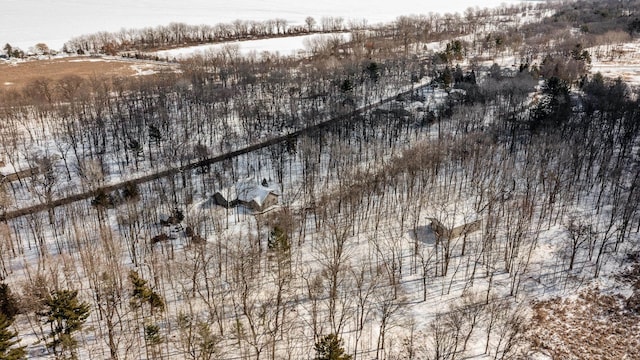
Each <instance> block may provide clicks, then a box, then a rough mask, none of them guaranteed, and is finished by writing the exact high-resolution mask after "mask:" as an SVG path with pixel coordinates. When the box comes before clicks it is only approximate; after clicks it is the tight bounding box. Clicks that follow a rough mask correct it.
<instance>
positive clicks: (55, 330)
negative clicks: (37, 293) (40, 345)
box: [39, 290, 90, 359]
mask: <svg viewBox="0 0 640 360" xmlns="http://www.w3.org/2000/svg"><path fill="white" fill-rule="evenodd" d="M89 312H90V311H89V304H87V303H85V302H82V303H81V302H80V301H79V300H78V291H76V290H61V291H54V292H52V294H51V296H50V297H49V298H48V299H47V300H46V301H45V310H44V311H42V312H41V313H40V314H39V315H40V316H43V317H44V318H45V324H48V325H49V326H50V327H51V333H50V334H49V337H50V338H51V340H50V341H49V342H48V343H47V346H48V347H49V348H51V349H52V350H53V352H54V354H55V355H56V356H59V355H63V354H65V353H67V354H68V355H69V356H70V357H71V358H74V359H75V358H76V357H77V356H76V353H75V350H76V347H77V341H76V340H75V339H74V338H73V333H75V332H76V331H78V330H80V329H81V328H82V325H83V324H84V322H85V321H86V320H87V318H88V317H89Z"/></svg>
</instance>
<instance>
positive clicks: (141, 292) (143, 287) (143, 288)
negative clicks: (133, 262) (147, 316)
mask: <svg viewBox="0 0 640 360" xmlns="http://www.w3.org/2000/svg"><path fill="white" fill-rule="evenodd" d="M129 280H130V281H131V285H133V291H132V293H131V295H132V297H133V298H132V299H131V306H132V307H133V308H134V309H137V308H140V307H142V305H143V304H145V303H147V304H149V306H150V308H151V313H152V314H153V312H154V311H155V310H156V309H157V310H160V311H163V310H164V301H163V300H162V297H161V296H160V295H159V294H158V293H156V292H155V291H153V290H152V289H151V288H150V287H149V285H147V280H144V279H143V278H142V277H140V274H138V273H137V272H136V271H134V270H131V271H130V272H129Z"/></svg>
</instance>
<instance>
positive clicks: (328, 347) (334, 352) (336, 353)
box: [314, 334, 353, 360]
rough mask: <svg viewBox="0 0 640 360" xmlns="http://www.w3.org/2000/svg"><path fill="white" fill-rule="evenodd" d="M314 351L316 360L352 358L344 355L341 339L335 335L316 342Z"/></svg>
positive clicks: (344, 359) (347, 359) (348, 359)
mask: <svg viewBox="0 0 640 360" xmlns="http://www.w3.org/2000/svg"><path fill="white" fill-rule="evenodd" d="M314 349H315V350H316V358H315V359H316V360H351V359H352V358H353V357H352V356H351V355H349V354H346V352H345V350H344V348H343V347H342V339H340V338H339V337H338V335H336V334H329V335H326V336H324V337H323V338H322V339H320V341H318V342H317V343H316V344H315V346H314Z"/></svg>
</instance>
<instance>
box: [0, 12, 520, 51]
mask: <svg viewBox="0 0 640 360" xmlns="http://www.w3.org/2000/svg"><path fill="white" fill-rule="evenodd" d="M523 2H525V1H518V0H484V1H480V0H452V1H448V2H446V4H443V3H441V2H437V1H422V2H416V1H412V0H398V1H384V0H370V1H366V2H364V1H355V0H351V1H338V0H328V1H322V2H313V1H312V2H297V1H292V0H269V1H260V0H244V1H238V2H233V1H231V2H230V1H220V0H213V1H208V0H184V1H175V0H153V1H152V0H140V1H127V0H113V1H109V2H105V1H97V0H85V1H78V0H61V1H51V0H3V1H2V11H1V12H0V42H2V44H5V43H10V44H11V45H13V46H18V47H20V48H22V49H24V50H28V49H29V47H31V46H33V45H35V44H36V43H39V42H44V43H46V44H47V45H49V47H50V48H52V49H60V48H61V47H62V45H63V44H64V43H65V42H66V41H68V40H69V39H70V38H72V37H74V36H79V35H83V34H87V33H94V32H98V31H119V30H121V29H122V28H140V27H146V26H157V25H166V24H169V23H171V22H183V23H187V24H193V25H198V24H210V25H212V24H216V23H221V22H230V21H233V20H236V19H243V20H267V19H272V18H275V17H277V18H283V19H286V20H287V21H288V22H289V23H290V24H293V25H295V24H299V25H301V24H304V19H305V18H306V17H307V16H313V17H314V18H316V19H317V20H319V19H321V18H322V17H328V16H340V17H343V18H345V19H346V20H349V19H355V20H359V19H366V20H367V21H368V22H369V23H378V22H386V21H390V20H393V19H395V18H396V17H398V16H400V15H410V14H428V13H430V12H433V13H454V12H464V10H465V9H467V8H469V7H496V6H500V5H514V4H518V3H523Z"/></svg>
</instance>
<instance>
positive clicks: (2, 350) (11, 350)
mask: <svg viewBox="0 0 640 360" xmlns="http://www.w3.org/2000/svg"><path fill="white" fill-rule="evenodd" d="M11 323H12V321H11V320H9V318H7V317H6V316H5V315H3V314H0V360H20V359H26V358H27V356H26V352H25V350H24V348H25V347H24V346H20V347H15V345H16V344H17V343H19V342H20V339H16V337H17V336H18V333H17V332H15V331H11V329H9V327H10V326H11Z"/></svg>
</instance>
